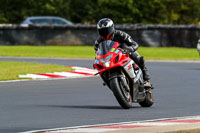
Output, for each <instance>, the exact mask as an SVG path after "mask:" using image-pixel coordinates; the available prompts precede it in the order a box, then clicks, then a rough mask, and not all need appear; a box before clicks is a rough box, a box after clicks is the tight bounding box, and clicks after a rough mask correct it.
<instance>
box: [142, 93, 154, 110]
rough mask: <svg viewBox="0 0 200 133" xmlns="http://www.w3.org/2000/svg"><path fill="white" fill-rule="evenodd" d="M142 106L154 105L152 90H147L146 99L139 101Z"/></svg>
mask: <svg viewBox="0 0 200 133" xmlns="http://www.w3.org/2000/svg"><path fill="white" fill-rule="evenodd" d="M139 104H140V106H142V107H151V106H152V105H153V96H152V92H151V90H148V91H147V92H146V96H145V99H144V101H142V102H139Z"/></svg>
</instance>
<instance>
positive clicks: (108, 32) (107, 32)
mask: <svg viewBox="0 0 200 133" xmlns="http://www.w3.org/2000/svg"><path fill="white" fill-rule="evenodd" d="M113 31H114V27H108V28H102V29H98V32H99V35H100V36H102V37H104V38H105V39H108V38H109V36H110V35H111V34H112V32H113Z"/></svg>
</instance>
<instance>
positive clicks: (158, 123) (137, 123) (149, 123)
mask: <svg viewBox="0 0 200 133" xmlns="http://www.w3.org/2000/svg"><path fill="white" fill-rule="evenodd" d="M176 119H177V120H199V121H200V116H185V117H174V118H161V119H153V120H144V121H130V122H121V123H107V124H96V125H84V126H75V127H63V128H52V129H42V130H33V131H27V132H22V133H37V132H43V133H45V132H47V133H50V132H58V133H59V132H65V133H69V132H71V133H72V132H76V133H78V132H79V133H83V132H84V133H90V132H93V131H97V129H99V128H100V127H102V128H100V129H102V130H101V131H103V130H104V132H105V130H107V129H110V131H111V130H112V131H116V130H121V129H120V128H115V129H114V128H112V125H115V126H117V125H118V126H120V125H121V126H124V125H125V126H131V125H133V126H134V125H135V126H149V127H151V126H165V125H176V124H180V125H181V124H183V123H181V122H180V123H179V122H171V123H170V122H168V121H169V120H176ZM161 121H162V122H161ZM164 121H167V122H164ZM105 126H111V128H104V127H105ZM97 127H98V128H97ZM82 129H83V130H82ZM86 129H87V130H86ZM88 129H91V130H90V131H88ZM86 131H87V132H86ZM101 131H100V132H101ZM96 133H97V132H96Z"/></svg>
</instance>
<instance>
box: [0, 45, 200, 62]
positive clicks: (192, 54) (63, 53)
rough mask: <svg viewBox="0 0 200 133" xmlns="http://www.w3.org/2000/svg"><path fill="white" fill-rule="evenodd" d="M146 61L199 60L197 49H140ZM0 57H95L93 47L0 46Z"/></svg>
mask: <svg viewBox="0 0 200 133" xmlns="http://www.w3.org/2000/svg"><path fill="white" fill-rule="evenodd" d="M138 52H139V53H140V55H142V56H144V57H145V59H157V60H199V59H200V57H199V55H198V52H197V50H196V49H195V48H177V47H140V48H139V49H138ZM0 56H18V57H58V58H91V59H93V58H94V56H95V53H94V48H93V46H0Z"/></svg>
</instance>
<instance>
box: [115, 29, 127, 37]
mask: <svg viewBox="0 0 200 133" xmlns="http://www.w3.org/2000/svg"><path fill="white" fill-rule="evenodd" d="M126 34H127V33H126V32H124V31H121V30H115V35H116V36H124V35H126Z"/></svg>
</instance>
